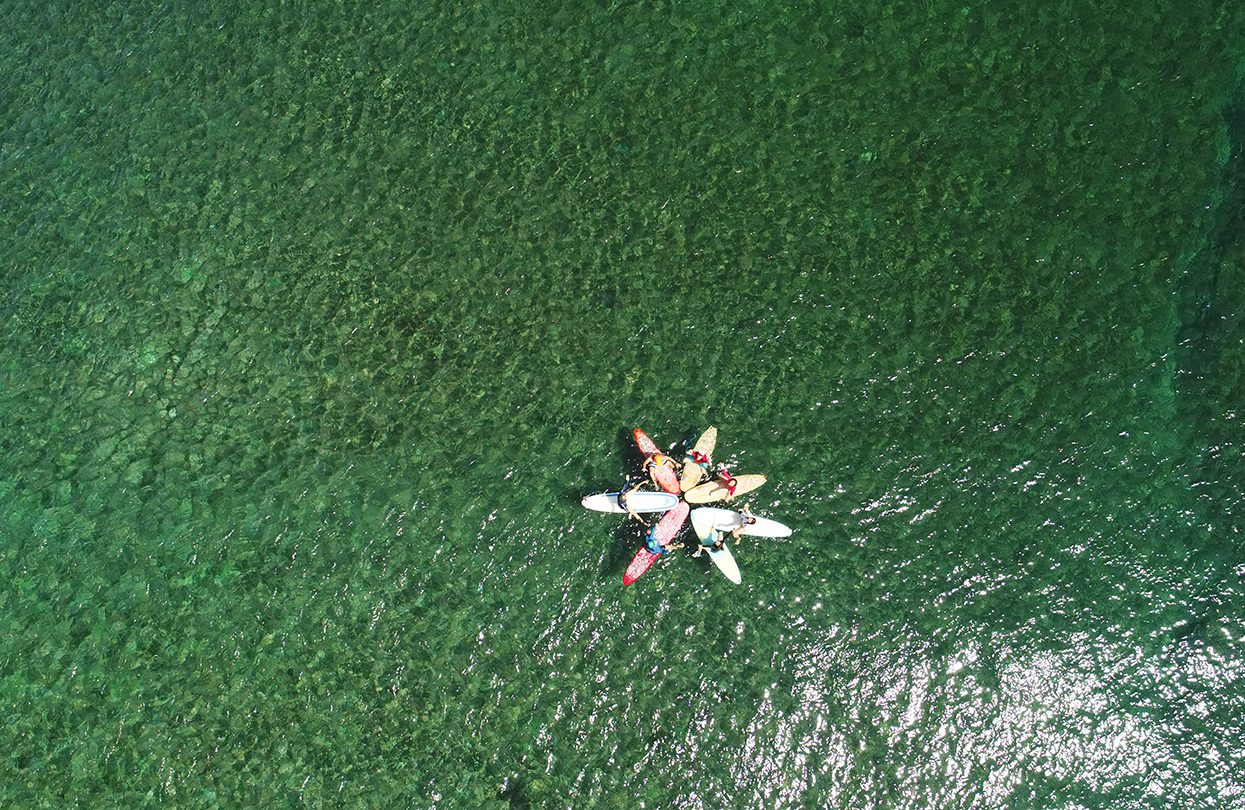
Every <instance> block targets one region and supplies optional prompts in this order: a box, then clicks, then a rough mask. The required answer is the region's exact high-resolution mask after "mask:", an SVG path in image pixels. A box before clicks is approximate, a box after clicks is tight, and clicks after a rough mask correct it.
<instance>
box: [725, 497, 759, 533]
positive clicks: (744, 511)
mask: <svg viewBox="0 0 1245 810" xmlns="http://www.w3.org/2000/svg"><path fill="white" fill-rule="evenodd" d="M739 516H740V517H741V518H743V521H744V522H743V525H741V526H736V527H735V528H733V529H731V539H732V540H738V539H739V535H741V534H743V533H744V529H746V528H748V527H749V526H751V525H752V524H754V523H756V522H757V519H756V515H754V514H752V510H751V509H749V508H748V505H747V504H744V505H743V506H741V507H739Z"/></svg>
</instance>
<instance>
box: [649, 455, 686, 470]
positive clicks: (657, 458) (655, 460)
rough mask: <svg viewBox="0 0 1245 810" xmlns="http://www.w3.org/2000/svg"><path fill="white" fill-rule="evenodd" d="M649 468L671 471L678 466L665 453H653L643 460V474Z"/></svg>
mask: <svg viewBox="0 0 1245 810" xmlns="http://www.w3.org/2000/svg"><path fill="white" fill-rule="evenodd" d="M650 467H669V468H671V469H675V468H676V467H678V465H677V464H676V463H675V461H674V459H672V458H670V456H667V455H666V454H665V453H654V454H653V455H651V456H649V457H648V458H646V459H644V472H648V471H649V468H650Z"/></svg>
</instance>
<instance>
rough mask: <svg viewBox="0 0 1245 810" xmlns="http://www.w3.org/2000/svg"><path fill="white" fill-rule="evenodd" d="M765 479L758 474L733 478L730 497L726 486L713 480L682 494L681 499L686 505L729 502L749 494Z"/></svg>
mask: <svg viewBox="0 0 1245 810" xmlns="http://www.w3.org/2000/svg"><path fill="white" fill-rule="evenodd" d="M766 480H768V479H766V477H765V476H764V475H760V474H755V473H754V474H748V475H737V476H735V494H734V495H731V494H730V492H729V491H728V490H727V489H726V484H724V483H722V481H721V479H718V478H715V479H713V480H712V481H706V482H705V483H703V484H700V485H699V486H695V487H692V488H691V489H689V490H687V491H686V492H684V493H683V499H684V500H686V501H687V502H688V503H713V502H714V501H721V500H729V499H730V498H738V497H739V496H740V495H743V494H744V493H745V492H751V491H752V490H754V489H756V488H757V487H759V486H761V485H762V484H764V483H765V482H766Z"/></svg>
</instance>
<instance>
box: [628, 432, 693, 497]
mask: <svg viewBox="0 0 1245 810" xmlns="http://www.w3.org/2000/svg"><path fill="white" fill-rule="evenodd" d="M635 446H636V447H638V448H640V454H641V455H643V456H644V460H645V462H647V461H648V460H649V459H650V458H652V457H653V456H655V455H660V454H661V448H660V447H658V446H657V445H656V444H655V443H654V442H653V440H652V439H650V438H649V437H648V436H647V435H646V434H645V433H644V431H642V430H640V429H639V428H636V429H635ZM667 458H669V457H668V456H667ZM673 465H674V461H673V459H671V466H669V467H667V466H666V465H664V464H653V465H652V466H650V467H649V468H648V474H649V475H650V476H651V477H652V479H653V483H654V484H656V485H657V486H659V487H661V488H662V489H664V490H665V491H666V492H670V493H672V494H674V495H678V494H679V493H680V492H682V491H683V490H682V489H680V488H679V476H678V474H677V473H675V471H674V466H673Z"/></svg>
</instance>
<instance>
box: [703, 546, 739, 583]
mask: <svg viewBox="0 0 1245 810" xmlns="http://www.w3.org/2000/svg"><path fill="white" fill-rule="evenodd" d="M705 551H706V552H708V554H709V559H711V560H713V564H714V565H716V566H717V567H718V570H719V571H721V572H722V573H723V574H725V575H726V578H727V579H729V580H730V581H731V582H734V583H735V584H736V585H738V584H740V583H741V582H743V581H744V578H743V577H742V576H740V575H739V566H738V565H736V564H735V555H734V554H731V550H730V549H729V548H727V547H726V545H725V544H723V546H722V547H721V548H720V549H717V550H716V551H715V550H713V549H711V548H707V549H705Z"/></svg>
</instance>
